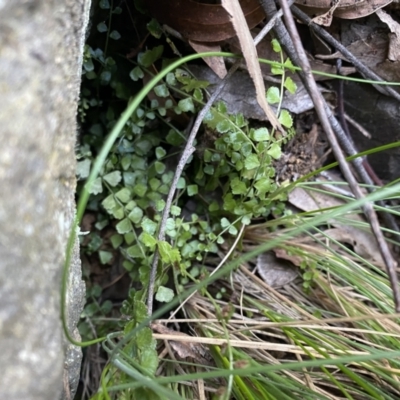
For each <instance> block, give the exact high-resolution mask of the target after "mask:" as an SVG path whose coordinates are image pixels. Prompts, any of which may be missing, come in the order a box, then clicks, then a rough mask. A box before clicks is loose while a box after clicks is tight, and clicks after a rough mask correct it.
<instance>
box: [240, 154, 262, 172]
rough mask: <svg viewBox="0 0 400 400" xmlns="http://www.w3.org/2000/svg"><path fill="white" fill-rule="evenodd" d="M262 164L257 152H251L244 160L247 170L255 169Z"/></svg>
mask: <svg viewBox="0 0 400 400" xmlns="http://www.w3.org/2000/svg"><path fill="white" fill-rule="evenodd" d="M259 166H260V160H259V159H258V157H257V154H254V153H253V154H250V155H249V156H248V157H246V159H245V160H244V167H245V168H246V169H247V170H250V169H254V168H257V167H259Z"/></svg>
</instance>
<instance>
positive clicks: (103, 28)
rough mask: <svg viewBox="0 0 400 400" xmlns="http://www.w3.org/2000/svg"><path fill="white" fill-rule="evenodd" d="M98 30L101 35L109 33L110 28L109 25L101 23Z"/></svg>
mask: <svg viewBox="0 0 400 400" xmlns="http://www.w3.org/2000/svg"><path fill="white" fill-rule="evenodd" d="M97 30H98V31H99V32H100V33H104V32H107V31H108V28H107V25H106V24H105V22H100V23H99V24H98V25H97Z"/></svg>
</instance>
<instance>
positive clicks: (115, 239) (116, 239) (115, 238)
mask: <svg viewBox="0 0 400 400" xmlns="http://www.w3.org/2000/svg"><path fill="white" fill-rule="evenodd" d="M123 241H124V238H123V237H122V236H121V235H118V234H117V233H116V234H114V235H112V236H111V237H110V242H111V245H112V247H113V248H114V249H117V248H118V247H119V246H121V244H122V242H123Z"/></svg>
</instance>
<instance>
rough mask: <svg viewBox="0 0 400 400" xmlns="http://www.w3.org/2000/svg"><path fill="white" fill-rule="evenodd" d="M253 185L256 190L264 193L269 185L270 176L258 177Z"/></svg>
mask: <svg viewBox="0 0 400 400" xmlns="http://www.w3.org/2000/svg"><path fill="white" fill-rule="evenodd" d="M254 187H255V188H256V189H257V190H258V192H259V193H266V192H268V191H269V189H270V187H271V179H270V178H260V179H259V180H258V181H257V182H256V183H255V184H254Z"/></svg>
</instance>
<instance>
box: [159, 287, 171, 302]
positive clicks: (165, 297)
mask: <svg viewBox="0 0 400 400" xmlns="http://www.w3.org/2000/svg"><path fill="white" fill-rule="evenodd" d="M173 298H174V291H173V290H172V289H170V288H167V287H165V286H160V287H159V288H158V290H157V293H156V300H157V301H160V302H162V303H169V302H170V301H171V300H172V299H173Z"/></svg>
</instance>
